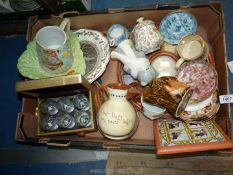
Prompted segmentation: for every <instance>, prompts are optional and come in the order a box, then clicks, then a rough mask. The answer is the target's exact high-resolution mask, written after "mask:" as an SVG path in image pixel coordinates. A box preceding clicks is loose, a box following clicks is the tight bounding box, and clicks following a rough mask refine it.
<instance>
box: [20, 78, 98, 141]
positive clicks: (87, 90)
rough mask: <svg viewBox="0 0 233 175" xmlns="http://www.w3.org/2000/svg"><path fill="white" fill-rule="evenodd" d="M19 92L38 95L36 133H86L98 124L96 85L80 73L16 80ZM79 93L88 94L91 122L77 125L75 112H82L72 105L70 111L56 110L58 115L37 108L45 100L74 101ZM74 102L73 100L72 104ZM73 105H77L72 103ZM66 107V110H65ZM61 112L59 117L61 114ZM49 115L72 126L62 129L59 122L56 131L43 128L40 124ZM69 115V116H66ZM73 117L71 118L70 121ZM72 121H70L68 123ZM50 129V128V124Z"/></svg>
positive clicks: (36, 96) (35, 96) (33, 96)
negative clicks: (96, 117) (62, 99)
mask: <svg viewBox="0 0 233 175" xmlns="http://www.w3.org/2000/svg"><path fill="white" fill-rule="evenodd" d="M16 91H17V92H20V93H22V94H23V95H24V96H25V95H26V96H30V97H31V98H36V101H37V105H36V108H35V109H34V110H35V111H34V112H35V113H34V115H35V118H36V119H37V135H38V136H51V135H67V134H76V133H85V132H91V131H94V130H96V124H95V107H94V106H93V105H94V103H93V88H92V86H91V85H90V84H89V83H88V81H87V80H85V79H84V78H83V77H82V76H81V75H80V74H77V75H69V76H62V77H54V78H47V79H41V80H28V81H21V82H17V83H16ZM77 94H82V95H85V97H87V99H88V102H89V108H88V109H87V111H86V112H85V113H88V114H90V116H89V117H90V118H89V119H88V120H89V122H88V124H87V125H86V126H85V127H84V126H80V125H78V123H77V122H75V117H74V115H75V113H74V112H77V114H78V111H80V110H79V109H76V107H73V109H72V111H71V112H70V111H69V112H67V113H66V112H63V111H62V110H60V109H56V111H57V112H56V114H54V115H52V114H49V115H48V114H45V113H43V112H41V110H40V109H39V108H38V106H39V104H40V103H41V101H43V100H45V99H46V100H48V99H49V100H50V101H53V102H54V103H55V102H56V101H57V100H59V99H61V97H62V98H65V99H69V100H70V102H71V103H72V99H73V97H74V96H76V95H77ZM55 104H57V107H59V103H58V102H56V103H55ZM72 104H73V103H72ZM73 106H74V105H73ZM63 110H64V109H63ZM59 114H60V116H58V115H59ZM46 115H47V116H49V117H50V118H53V119H56V121H60V123H61V124H63V127H64V125H66V126H67V125H68V124H69V125H70V126H71V128H65V129H64V128H63V129H62V128H59V127H58V124H56V126H57V128H56V129H55V130H54V129H53V130H50V131H49V130H43V129H41V127H40V125H39V124H40V123H41V121H42V120H43V118H44V119H45V116H46ZM61 116H66V117H64V120H61ZM67 116H68V117H67ZM71 119H72V120H71ZM68 122H69V123H68ZM44 124H45V125H46V126H47V127H48V125H52V124H51V120H50V121H48V123H44ZM50 128H51V127H50Z"/></svg>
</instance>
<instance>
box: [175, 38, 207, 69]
mask: <svg viewBox="0 0 233 175" xmlns="http://www.w3.org/2000/svg"><path fill="white" fill-rule="evenodd" d="M205 47H206V45H205V41H204V40H203V39H202V37H201V36H199V35H188V36H186V37H184V38H182V40H181V41H180V43H179V44H178V46H177V52H178V54H179V55H180V59H179V60H178V61H177V62H176V68H178V67H180V65H181V64H182V63H183V62H184V61H191V60H195V59H198V58H200V57H201V56H202V55H203V53H204V51H205V49H206V48H205Z"/></svg>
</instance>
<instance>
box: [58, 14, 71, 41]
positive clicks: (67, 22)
mask: <svg viewBox="0 0 233 175" xmlns="http://www.w3.org/2000/svg"><path fill="white" fill-rule="evenodd" d="M70 25H71V20H70V19H69V18H64V19H63V20H62V22H61V24H60V26H59V28H60V29H61V30H64V31H65V33H66V36H67V38H68V36H69V32H70Z"/></svg>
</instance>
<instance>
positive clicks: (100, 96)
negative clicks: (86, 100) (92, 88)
mask: <svg viewBox="0 0 233 175" xmlns="http://www.w3.org/2000/svg"><path fill="white" fill-rule="evenodd" d="M103 94H104V95H105V101H106V100H107V99H108V97H109V96H108V92H107V88H106V86H104V85H102V86H100V87H99V88H98V90H97V92H96V107H97V109H98V110H99V109H100V107H101V106H102V104H103V97H104V96H103Z"/></svg>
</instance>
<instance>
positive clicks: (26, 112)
mask: <svg viewBox="0 0 233 175" xmlns="http://www.w3.org/2000/svg"><path fill="white" fill-rule="evenodd" d="M174 10H187V11H188V12H190V13H192V14H193V15H194V16H195V17H196V19H197V22H198V29H197V34H199V35H201V36H202V37H203V38H204V39H205V40H206V42H207V43H208V45H209V47H210V52H211V54H212V55H213V58H214V62H215V65H216V70H217V73H218V76H219V77H221V78H219V81H218V89H219V93H220V95H223V94H228V93H229V82H228V72H227V64H226V49H225V48H226V47H225V33H224V14H223V7H222V4H221V3H217V2H213V3H209V4H201V5H200V4H196V5H190V6H172V5H169V4H165V5H162V6H159V5H158V6H151V7H149V8H144V9H135V8H129V9H116V10H109V11H104V12H98V13H93V12H90V14H85V15H78V16H77V15H73V16H72V15H71V17H70V19H71V29H72V30H74V31H75V30H77V29H81V28H87V29H93V30H98V31H100V32H102V33H103V34H106V31H107V30H108V28H109V27H110V26H111V25H112V24H116V23H120V24H122V25H124V26H126V27H127V28H130V29H132V28H133V26H135V24H136V20H137V19H138V18H139V17H144V18H145V19H150V20H153V21H154V22H155V24H156V26H159V24H160V22H161V20H162V19H163V18H164V17H165V16H166V15H167V14H169V13H171V12H173V11H174ZM203 16H204V17H205V18H203ZM61 20H62V18H61V17H50V18H46V19H39V18H38V16H33V17H31V18H29V21H28V32H27V40H28V41H31V40H32V39H33V38H34V37H35V35H36V32H37V31H38V30H39V29H40V28H42V27H44V26H47V25H58V24H60V22H61ZM117 65H118V62H117V61H114V60H110V62H109V64H108V65H107V68H106V70H105V72H104V74H103V75H102V76H101V77H100V78H101V80H102V84H103V85H107V84H109V83H116V82H119V81H118V72H117ZM38 87H40V86H37V88H38ZM62 88H63V90H66V89H67V88H66V86H62ZM21 91H22V90H21ZM36 106H37V99H35V97H34V98H32V97H31V96H24V98H23V106H22V111H21V112H20V113H19V114H18V119H17V126H16V140H17V141H21V142H26V143H46V144H50V145H51V144H52V145H56V146H63V147H64V146H78V147H85V148H88V147H94V148H97V147H98V148H119V149H124V148H125V149H127V150H132V149H133V150H135V149H136V150H137V151H140V150H144V151H146V150H152V151H154V149H155V142H154V129H153V122H152V121H151V120H149V119H147V118H145V117H144V116H143V115H142V114H141V113H140V112H139V115H138V118H139V126H138V128H137V131H136V133H135V134H134V135H133V136H132V138H131V139H127V140H123V141H114V140H109V139H106V138H104V137H103V136H102V135H101V133H100V132H99V131H96V132H91V133H87V134H85V136H84V137H78V136H56V137H55V136H49V137H40V138H38V136H37V131H36V128H37V120H36V118H35V116H34V114H35V108H36ZM96 112H97V111H96ZM95 114H96V113H95ZM216 122H217V123H218V124H219V125H220V126H221V128H222V130H223V131H224V132H225V133H226V135H227V136H229V137H230V138H231V137H232V136H231V132H232V128H231V125H232V123H231V114H230V105H229V104H224V105H221V107H220V110H219V111H218V113H217V115H216Z"/></svg>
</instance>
